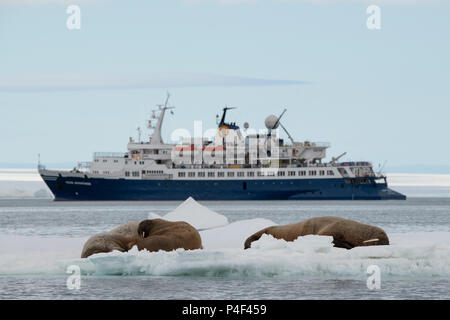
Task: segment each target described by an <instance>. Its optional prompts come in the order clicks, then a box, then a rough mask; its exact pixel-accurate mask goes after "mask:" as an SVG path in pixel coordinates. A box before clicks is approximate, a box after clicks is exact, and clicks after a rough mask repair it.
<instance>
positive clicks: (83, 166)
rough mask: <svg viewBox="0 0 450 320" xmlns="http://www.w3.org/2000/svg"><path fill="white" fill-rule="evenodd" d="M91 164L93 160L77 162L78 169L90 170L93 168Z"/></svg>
mask: <svg viewBox="0 0 450 320" xmlns="http://www.w3.org/2000/svg"><path fill="white" fill-rule="evenodd" d="M91 166H92V162H85V161H83V162H78V164H77V168H78V170H88V169H90V168H91Z"/></svg>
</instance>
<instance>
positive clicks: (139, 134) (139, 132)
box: [136, 127, 142, 143]
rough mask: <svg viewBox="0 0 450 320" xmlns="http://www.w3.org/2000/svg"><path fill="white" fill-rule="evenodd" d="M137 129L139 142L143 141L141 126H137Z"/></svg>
mask: <svg viewBox="0 0 450 320" xmlns="http://www.w3.org/2000/svg"><path fill="white" fill-rule="evenodd" d="M136 130H137V132H138V142H139V143H141V135H142V130H141V127H137V129H136Z"/></svg>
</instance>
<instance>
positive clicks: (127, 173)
mask: <svg viewBox="0 0 450 320" xmlns="http://www.w3.org/2000/svg"><path fill="white" fill-rule="evenodd" d="M92 172H93V173H96V174H99V173H100V172H99V171H97V170H94V171H92ZM286 172H287V176H289V177H293V176H296V174H297V171H278V172H277V174H276V175H277V176H278V177H284V176H286ZM102 173H103V174H109V173H110V172H109V171H103V172H102ZM142 173H143V174H149V175H157V174H163V173H164V172H163V171H162V170H147V171H144V170H143V171H142ZM235 173H236V175H235ZM306 173H308V175H309V176H316V175H317V170H309V171H298V176H306ZM195 174H196V172H192V171H191V172H188V173H187V176H188V177H189V178H195ZM319 175H320V176H325V175H327V176H334V172H333V170H327V171H326V172H325V170H319ZM139 176H140V172H139V171H125V177H139ZM206 176H207V177H208V178H214V177H216V173H215V172H208V175H206V173H205V172H203V171H200V172H197V177H199V178H204V177H206ZM235 176H236V177H244V176H245V173H244V172H227V177H230V178H233V177H235ZM254 176H255V172H254V171H249V172H247V177H254ZM256 176H258V177H264V176H268V177H274V176H275V172H271V171H269V172H263V171H257V172H256ZM178 177H180V178H184V177H186V172H178ZM217 177H218V178H222V177H225V172H217Z"/></svg>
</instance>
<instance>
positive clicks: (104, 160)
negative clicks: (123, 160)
mask: <svg viewBox="0 0 450 320" xmlns="http://www.w3.org/2000/svg"><path fill="white" fill-rule="evenodd" d="M94 162H100V160H99V159H95V160H94ZM103 162H108V159H103ZM118 162H119V160H114V163H118Z"/></svg>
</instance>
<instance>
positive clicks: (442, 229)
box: [0, 197, 450, 299]
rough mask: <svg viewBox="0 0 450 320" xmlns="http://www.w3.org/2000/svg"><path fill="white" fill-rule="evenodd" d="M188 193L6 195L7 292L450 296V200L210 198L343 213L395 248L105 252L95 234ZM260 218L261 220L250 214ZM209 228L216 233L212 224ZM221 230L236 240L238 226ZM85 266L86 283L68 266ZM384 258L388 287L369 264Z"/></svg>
mask: <svg viewBox="0 0 450 320" xmlns="http://www.w3.org/2000/svg"><path fill="white" fill-rule="evenodd" d="M180 203H181V202H177V201H168V202H163V201H161V202H53V201H51V200H46V199H42V200H36V199H29V200H19V199H17V200H13V199H12V200H7V199H4V200H0V299H449V298H450V198H433V197H426V198H421V197H417V198H413V197H412V198H408V200H406V201H210V202H208V201H204V202H203V201H202V202H200V203H201V204H202V205H204V206H206V207H208V208H209V209H211V210H213V211H215V212H218V213H220V214H222V215H224V216H226V217H227V218H228V221H229V222H230V223H233V222H239V221H242V220H247V219H261V218H263V219H266V220H271V221H273V222H274V223H276V224H286V223H294V222H298V221H301V220H304V219H308V218H312V217H318V216H339V217H343V218H348V219H352V220H356V221H360V222H363V223H367V224H372V225H376V226H379V227H381V228H383V229H384V230H385V231H386V232H387V234H388V236H389V239H390V242H391V245H390V246H378V247H360V248H354V249H352V250H345V249H340V248H334V247H333V246H332V244H331V240H330V239H329V238H328V237H318V236H311V237H306V238H303V239H302V238H299V239H298V240H297V241H295V242H286V241H283V240H276V239H274V238H272V237H270V236H265V237H262V238H261V240H260V241H258V242H255V243H254V245H252V248H251V249H249V250H243V244H242V245H241V246H239V243H238V244H236V245H233V246H232V247H230V248H218V247H214V246H212V247H211V246H210V247H208V246H206V247H207V248H206V249H205V250H194V251H184V250H177V251H173V252H162V251H161V252H156V253H148V252H145V251H141V252H139V251H137V250H136V249H135V248H133V249H132V250H131V251H130V252H127V253H119V252H112V253H105V254H98V255H94V256H91V257H90V258H89V259H80V258H79V257H80V253H81V250H82V247H83V244H84V242H85V241H86V239H87V238H88V237H89V236H91V235H93V234H94V233H98V232H102V231H107V230H111V229H113V228H114V227H116V226H118V225H120V224H122V223H125V222H128V221H132V220H143V219H146V218H147V217H148V216H149V213H150V212H151V213H153V214H158V215H160V216H163V215H165V214H166V213H168V212H170V211H172V210H174V209H175V208H176V207H177V206H178V205H179V204H180ZM249 221H250V222H251V221H253V220H249ZM207 232H208V233H206V232H203V233H202V237H204V240H205V242H206V244H208V243H212V242H211V241H212V240H213V239H211V237H214V235H215V233H214V230H208V231H207ZM216 234H220V237H224V239H222V240H223V241H225V242H226V241H227V240H228V239H227V237H229V238H230V240H229V242H230V243H232V240H233V234H229V235H228V234H223V233H216ZM72 265H76V266H78V267H79V268H80V271H81V275H80V287H79V289H76V288H75V289H73V288H72V289H71V288H69V287H68V286H67V280H68V277H70V276H71V275H70V274H67V273H66V271H67V268H68V267H69V266H72ZM370 265H377V266H378V267H379V270H380V281H381V282H380V283H381V287H380V289H374V290H370V289H369V288H368V286H367V279H368V277H369V276H370V274H368V273H367V268H368V267H369V266H370Z"/></svg>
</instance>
